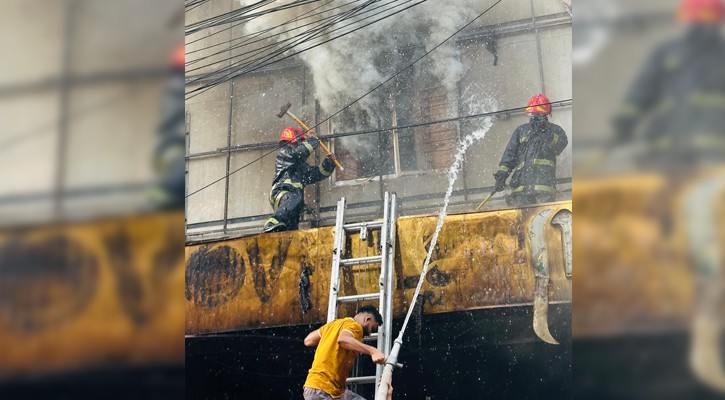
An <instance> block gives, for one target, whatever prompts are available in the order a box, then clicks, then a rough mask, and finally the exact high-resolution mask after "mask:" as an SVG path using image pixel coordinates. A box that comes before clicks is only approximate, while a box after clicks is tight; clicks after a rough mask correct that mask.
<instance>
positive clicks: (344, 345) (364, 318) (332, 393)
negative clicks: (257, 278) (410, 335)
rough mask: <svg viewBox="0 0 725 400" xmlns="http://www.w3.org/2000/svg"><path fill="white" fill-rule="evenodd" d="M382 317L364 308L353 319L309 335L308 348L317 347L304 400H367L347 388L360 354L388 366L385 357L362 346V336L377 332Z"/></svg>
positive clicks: (335, 323)
mask: <svg viewBox="0 0 725 400" xmlns="http://www.w3.org/2000/svg"><path fill="white" fill-rule="evenodd" d="M382 324H383V317H382V316H381V315H380V313H379V312H378V310H377V309H376V308H375V307H373V306H364V307H361V308H360V310H358V312H357V314H355V317H354V318H350V317H348V318H340V319H336V320H334V321H330V322H328V323H326V324H325V325H323V326H322V327H321V328H320V329H318V330H316V331H313V332H310V334H309V335H307V337H306V338H305V346H307V347H315V346H317V350H315V359H314V361H313V362H312V368H310V372H309V373H308V374H307V380H306V381H305V386H304V397H305V400H330V399H343V400H360V399H362V400H365V399H363V398H362V397H361V396H359V395H357V394H355V393H353V392H352V391H350V390H348V389H347V388H346V387H345V380H347V377H348V376H349V375H350V370H351V369H352V363H353V361H355V357H357V356H358V354H367V355H369V356H370V357H371V358H372V360H373V362H374V363H376V364H384V363H385V355H384V354H383V353H381V352H380V351H379V350H378V349H376V348H375V347H372V346H368V345H366V344H364V343H363V342H362V340H363V336H367V335H369V334H371V333H374V332H376V331H377V329H378V326H380V325H382Z"/></svg>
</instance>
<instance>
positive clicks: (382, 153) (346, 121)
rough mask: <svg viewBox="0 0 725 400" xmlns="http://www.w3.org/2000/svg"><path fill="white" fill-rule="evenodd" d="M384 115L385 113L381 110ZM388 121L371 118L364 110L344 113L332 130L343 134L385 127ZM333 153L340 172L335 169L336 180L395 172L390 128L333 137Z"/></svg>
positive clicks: (371, 176) (372, 176) (370, 176)
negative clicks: (382, 130) (341, 168)
mask: <svg viewBox="0 0 725 400" xmlns="http://www.w3.org/2000/svg"><path fill="white" fill-rule="evenodd" d="M385 114H389V112H388V113H385ZM389 124H390V121H388V120H386V121H385V122H383V121H382V120H373V119H372V118H371V117H370V113H368V112H367V111H365V110H359V111H356V112H346V113H344V114H343V115H342V118H341V123H339V125H338V127H337V128H336V131H337V130H339V129H342V130H343V132H344V133H350V132H360V131H366V130H375V129H378V128H381V127H385V126H389ZM335 156H336V157H337V158H338V160H339V161H340V163H341V164H342V166H343V167H344V169H345V170H344V171H337V173H336V174H337V176H336V179H337V180H338V181H345V180H352V179H363V178H374V177H376V176H380V175H390V174H394V173H395V155H394V152H393V137H392V135H391V132H390V131H387V132H373V133H364V134H355V135H350V136H344V137H340V138H336V139H335Z"/></svg>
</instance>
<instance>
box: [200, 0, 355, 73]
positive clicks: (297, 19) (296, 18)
mask: <svg viewBox="0 0 725 400" xmlns="http://www.w3.org/2000/svg"><path fill="white" fill-rule="evenodd" d="M334 1H335V0H329V1H328V2H327V3H324V4H322V5H319V6H317V7H315V8H313V9H311V10H309V11H307V12H305V13H303V14H301V15H299V16H297V17H295V18H292V19H290V20H287V21H285V22H282V23H281V24H279V25H275V26H273V27H270V28H265V29H262V30H261V31H257V32H252V33H248V34H246V35H242V36H239V37H236V38H234V39H230V40H223V41H221V42H219V43H215V44H212V45H209V46H207V47H202V48H199V49H196V50H192V51H190V52H188V53H186V54H187V55H189V54H194V53H198V52H200V51H204V50H209V49H212V48H214V47H217V46H221V45H225V44H230V45H231V43H233V42H236V41H239V40H242V39H246V40H244V41H243V43H246V42H248V41H249V40H251V39H253V38H255V37H259V36H260V35H262V34H264V33H267V32H269V31H272V30H275V29H277V28H279V27H282V26H285V25H289V24H293V23H295V22H298V21H301V20H304V19H308V18H311V17H314V16H317V15H320V14H324V13H326V12H330V11H333V10H335V9H338V8H342V7H345V6H347V5H350V4H353V3H356V2H359V1H363V0H353V1H350V2H348V3H345V4H342V5H340V6H334V7H332V8H329V9H327V10H323V11H319V12H316V13H314V14H310V13H311V12H313V11H316V10H318V9H320V8H322V7H324V6H326V5H328V4H330V3H332V2H334ZM307 14H310V15H307ZM242 23H243V22H238V23H236V24H234V25H232V26H230V27H227V28H225V29H224V30H227V29H230V28H234V27H237V26H239V25H241V24H242ZM291 30H294V29H290V30H287V31H282V32H279V34H283V33H287V32H289V31H291ZM219 32H221V31H216V32H214V33H212V34H210V35H209V36H212V35H214V34H217V33H219ZM209 36H206V37H201V38H199V39H196V40H194V41H192V42H189V43H188V44H191V43H194V42H197V41H199V40H204V39H208V38H209ZM270 37H271V36H270ZM222 53H223V51H222ZM188 64H189V63H187V65H188Z"/></svg>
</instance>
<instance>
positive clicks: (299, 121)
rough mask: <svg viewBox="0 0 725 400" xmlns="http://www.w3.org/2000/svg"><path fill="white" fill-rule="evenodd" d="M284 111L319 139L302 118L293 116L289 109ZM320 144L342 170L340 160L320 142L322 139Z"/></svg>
mask: <svg viewBox="0 0 725 400" xmlns="http://www.w3.org/2000/svg"><path fill="white" fill-rule="evenodd" d="M286 113H287V115H289V116H290V117H292V119H294V120H295V122H297V123H298V124H300V126H301V127H302V128H304V129H305V130H306V131H307V133H309V134H311V135H312V136H314V137H315V139H317V140H320V137H319V136H317V134H316V133H315V132H314V131H311V130H310V128H308V127H307V125H305V123H304V122H302V120H300V119H299V118H297V117H295V115H294V114H292V113H291V112H289V110H288V111H286ZM320 146H321V147H322V150H325V153H327V154H328V155H331V156H332V161H333V162H334V163H335V165H336V166H337V168H339V169H340V171H344V170H345V168H343V167H342V165H341V164H340V162H339V161H337V158H335V155H334V154H332V152H331V151H330V149H328V148H327V146H325V144H324V143H322V140H320Z"/></svg>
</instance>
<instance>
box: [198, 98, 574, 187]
mask: <svg viewBox="0 0 725 400" xmlns="http://www.w3.org/2000/svg"><path fill="white" fill-rule="evenodd" d="M570 101H572V99H566V100H558V101H552V102H550V103H546V104H548V105H555V104H562V103H566V102H570ZM546 104H542V105H546ZM527 107H528V106H523V107H514V108H508V109H504V110H497V111H491V112H486V113H480V114H474V115H466V116H463V117H455V118H446V119H443V120H439V121H431V122H421V123H417V124H410V125H405V126H393V127H389V128H384V129H372V130H366V131H357V132H349V133H343V134H334V135H323V136H320V139H321V140H324V139H336V138H340V137H346V136H356V135H366V134H370V133H379V132H389V131H394V130H398V129H406V128H415V127H418V126H426V125H435V124H441V123H446V122H453V121H459V120H467V119H475V118H483V117H488V116H493V115H499V114H509V113H513V112H517V111H522V110H526V108H527ZM318 125H319V124H318ZM315 126H317V125H315ZM310 130H312V129H310ZM308 132H309V131H308ZM285 145H286V143H281V144H278V145H277V146H275V147H274V148H272V150H270V151H268V152H266V153H264V154H262V155H261V156H259V157H257V158H255V159H254V160H252V161H250V162H248V163H247V164H245V165H243V166H241V167H239V168H237V169H235V170H234V171H232V172H230V173H229V174H228V175H224V176H222V177H221V178H219V179H217V180H215V181H213V182H211V183H209V184H207V185H204V186H202V187H201V188H199V189H197V190H195V191H193V192H191V193H189V194H187V195H186V197H185V198H189V197H191V196H192V195H194V194H196V193H199V192H201V191H202V190H204V189H206V188H208V187H210V186H212V185H214V184H216V183H219V182H221V181H223V180H224V179H226V178H227V176H231V175H232V174H235V173H237V172H239V171H241V170H243V169H244V168H247V167H249V166H250V165H252V164H254V163H255V162H257V161H259V160H261V159H263V158H264V157H266V156H268V155H270V154H272V153H274V152H275V151H277V150H279V149H281V148H282V147H284V146H285Z"/></svg>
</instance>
